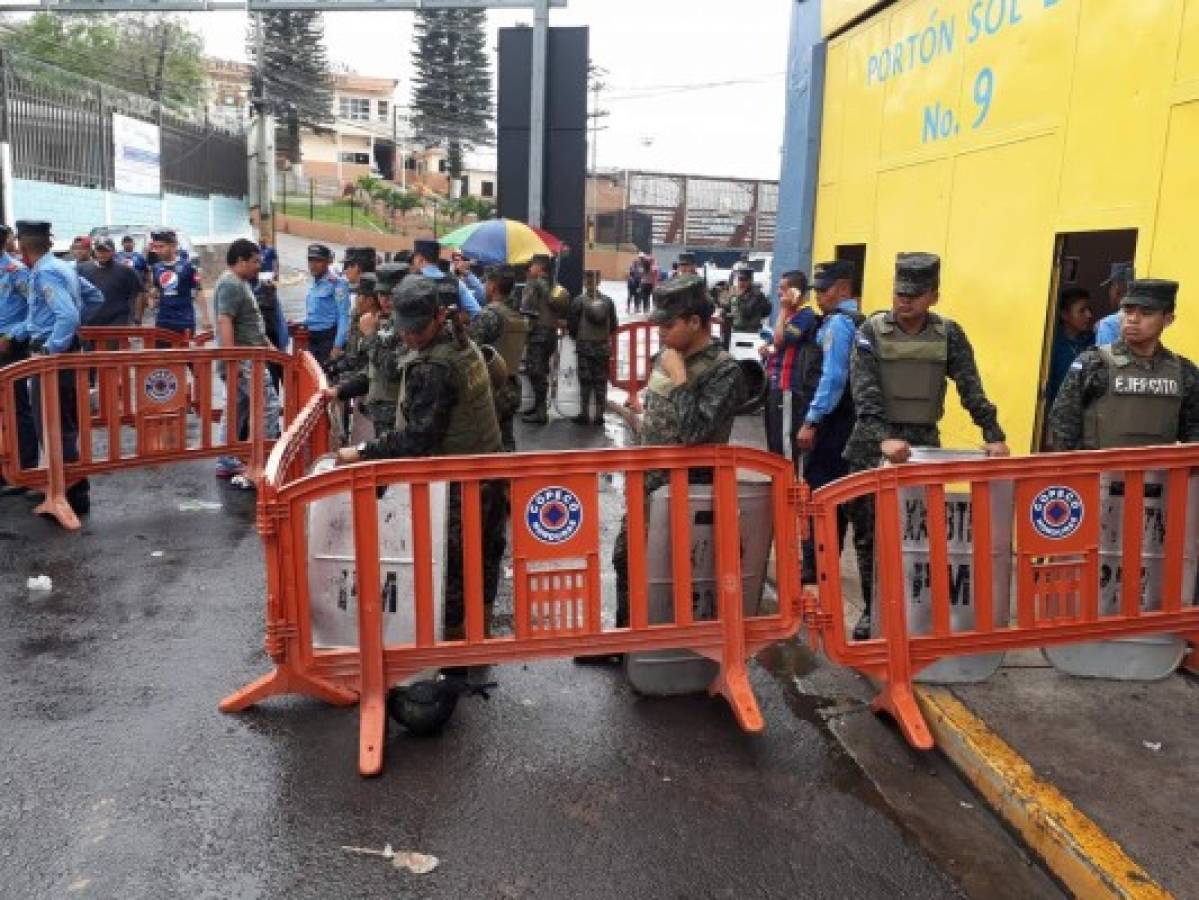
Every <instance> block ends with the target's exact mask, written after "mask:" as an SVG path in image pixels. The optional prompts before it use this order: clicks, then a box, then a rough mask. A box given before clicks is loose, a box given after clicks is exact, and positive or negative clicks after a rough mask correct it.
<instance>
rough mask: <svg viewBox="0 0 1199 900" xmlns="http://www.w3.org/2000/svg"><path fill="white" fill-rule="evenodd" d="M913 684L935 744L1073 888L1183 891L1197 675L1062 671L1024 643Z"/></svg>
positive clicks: (1188, 886)
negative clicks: (969, 674)
mask: <svg viewBox="0 0 1199 900" xmlns="http://www.w3.org/2000/svg"><path fill="white" fill-rule="evenodd" d="M918 691H919V695H920V703H921V707H922V709H923V710H924V714H925V717H926V718H927V719H928V722H929V726H930V728H932V730H933V734H934V735H935V737H936V740H937V746H938V749H940V750H941V752H943V753H944V754H945V755H946V756H948V757H949V758H950V759H951V760H952V761H953V762H954V764H955V765H956V766H957V768H958V769H959V770H960V771H961V772H962V773H963V774H964V775H965V776H966V777H967V778H968V779H969V781H970V782H971V783H972V784H973V785H974V786H975V788H976V789H977V790H978V791H979V793H980V794H982V795H983V796H984V797H985V798H986V799H987V801H988V803H990V805H991V806H992V807H993V808H994V809H995V810H996V811H997V812H998V813H999V814H1000V815H1002V816H1003V817H1004V818H1005V819H1006V820H1007V821H1008V823H1009V824H1010V825H1011V827H1012V828H1014V829H1015V830H1016V831H1017V832H1018V833H1020V835H1021V836H1022V837H1023V838H1024V840H1025V842H1026V843H1027V844H1028V845H1029V847H1030V848H1031V849H1032V850H1034V851H1035V852H1036V853H1037V854H1038V855H1040V857H1041V858H1042V859H1043V860H1044V861H1045V863H1046V864H1047V865H1048V866H1049V868H1050V870H1051V871H1053V873H1054V874H1055V875H1056V876H1057V877H1058V878H1059V879H1060V880H1061V881H1062V882H1063V883H1064V884H1065V885H1066V886H1067V887H1068V888H1069V889H1070V890H1072V891H1073V892H1074V893H1075V894H1076V895H1078V896H1085V897H1097V896H1115V897H1138V898H1140V897H1165V896H1170V895H1174V896H1178V897H1193V896H1195V895H1196V887H1195V885H1196V884H1199V854H1196V852H1195V850H1196V848H1197V847H1199V804H1197V803H1196V802H1195V801H1196V797H1197V791H1196V784H1195V773H1196V772H1199V719H1196V717H1195V716H1194V708H1195V707H1194V704H1195V703H1196V701H1197V700H1199V681H1196V680H1195V679H1193V678H1191V677H1190V676H1188V675H1184V674H1175V675H1173V676H1171V677H1170V678H1168V679H1166V680H1164V681H1160V682H1153V683H1143V682H1142V683H1134V682H1117V681H1100V680H1091V679H1080V678H1073V677H1070V676H1068V675H1065V674H1062V673H1061V672H1059V671H1058V670H1056V669H1055V668H1053V667H1052V666H1051V665H1049V663H1048V662H1046V661H1045V660H1044V659H1043V657H1042V655H1041V653H1040V652H1039V651H1027V652H1021V653H1012V654H1009V655H1008V659H1007V660H1006V661H1005V665H1004V666H1003V668H1002V669H1000V671H999V672H998V673H996V674H995V675H994V676H992V678H991V679H990V680H988V681H986V682H984V683H981V684H975V685H957V686H953V687H952V688H947V687H931V686H925V687H921V688H919V689H918Z"/></svg>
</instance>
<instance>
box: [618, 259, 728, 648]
mask: <svg viewBox="0 0 1199 900" xmlns="http://www.w3.org/2000/svg"><path fill="white" fill-rule="evenodd" d="M692 284H694V285H695V287H696V290H695V293H694V296H695V297H697V298H702V300H699V301H698V302H699V303H700V304H702V307H699V306H696V305H694V304H695V303H696V301H694V300H691V299H690V298H689V297H688V296H687V294H686V291H687V290H688V287H689V286H690V285H692ZM680 287H681V290H680ZM703 293H704V292H703V281H702V280H701V279H699V278H698V277H696V276H684V278H680V279H676V280H675V281H673V282H668V283H667V284H666V285H664V286H663V287H662V288H659V289H658V291H657V292H656V293H655V297H654V307H655V309H654V319H651V321H654V320H657V321H661V320H662V319H663V318H665V319H666V320H667V321H669V317H670V316H674V315H681V314H696V310H697V309H698V308H702V309H704V310H706V311H707V312H708V313H709V314H710V311H711V308H712V307H711V302H710V301H709V300H708V299H707V298H706V297H704V296H703ZM660 358H661V354H660V353H659V354H658V356H656V357H654V366H653V371H652V373H651V375H650V381H649V387H648V389H647V391H646V399H645V414H644V415H643V416H642V419H641V430H640V433H639V443H640V444H641V445H642V446H663V445H665V446H686V445H698V444H727V443H728V440H729V436H730V435H731V434H732V432H733V422H734V419H735V418H736V414H737V407H738V406H739V405H740V403H741V398H742V394H743V393H744V390H745V387H744V384H743V383H742V376H741V369H740V367H739V366H738V365H737V363H736V361H735V360H734V359H733V358H732V357H731V356H729V354H728V353H727V352H726V351H724V350H723V349H721V347H720V345H719V344H718V343H717V342H716V341H712V342H711V343H709V344H708V345H707V346H706V347H704V349H702V350H700V351H699V352H698V353H693V354H692V355H691V356H689V357H687V359H686V366H687V382H686V383H685V384H683V385H680V386H677V387H674V386H672V382H671V381H670V377H669V376H668V375H666V373H665V372H663V371H661V370H660V369H659V368H658V360H659V359H660ZM688 477H689V481H690V483H692V484H711V482H712V473H711V470H709V469H691V470H690V472H689V473H688ZM669 481H670V476H669V473H668V472H666V471H663V470H661V469H654V470H651V471H649V472H646V473H645V496H646V499H647V501H648V499H649V496H650V495H651V494H652V493H653V492H654V491H655V490H657V489H658V488H660V487H662V486H664V485H666V484H668V483H669ZM628 561H629V549H628V519H627V518H626V519H623V520H622V521H621V525H620V533H619V534H618V535H617V536H616V543H615V546H614V547H613V549H612V565H613V566H614V567H615V569H616V624H617V627H625V626H626V625H628V617H629V573H628Z"/></svg>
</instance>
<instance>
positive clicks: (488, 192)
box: [479, 181, 495, 197]
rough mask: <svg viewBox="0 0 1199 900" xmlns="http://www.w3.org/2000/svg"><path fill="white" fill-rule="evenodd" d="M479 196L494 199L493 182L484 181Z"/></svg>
mask: <svg viewBox="0 0 1199 900" xmlns="http://www.w3.org/2000/svg"><path fill="white" fill-rule="evenodd" d="M479 196H481V197H494V196H495V182H494V181H484V182H483V186H482V187H481V188H480V189H479Z"/></svg>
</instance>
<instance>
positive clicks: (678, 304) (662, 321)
mask: <svg viewBox="0 0 1199 900" xmlns="http://www.w3.org/2000/svg"><path fill="white" fill-rule="evenodd" d="M711 315H712V301H711V300H709V299H708V296H707V291H706V290H705V289H704V280H703V279H702V278H700V277H699V276H698V275H681V276H679V277H678V278H672V279H671V280H670V281H667V282H666V283H665V284H661V285H659V286H658V287H656V288H654V309H653V312H651V313H650V315H649V320H650V322H652V323H653V324H655V325H668V324H670V323H671V322H673V321H674V320H675V319H678V318H681V317H683V316H699V317H700V318H710V317H711Z"/></svg>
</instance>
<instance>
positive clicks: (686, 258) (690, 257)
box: [679, 250, 695, 266]
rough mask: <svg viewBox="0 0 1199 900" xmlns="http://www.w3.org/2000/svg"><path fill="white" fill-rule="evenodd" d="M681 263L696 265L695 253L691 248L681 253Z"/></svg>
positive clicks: (682, 264) (683, 264)
mask: <svg viewBox="0 0 1199 900" xmlns="http://www.w3.org/2000/svg"><path fill="white" fill-rule="evenodd" d="M679 265H680V266H694V265H695V254H694V253H692V252H691V251H689V250H684V251H683V252H682V253H680V254H679Z"/></svg>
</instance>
